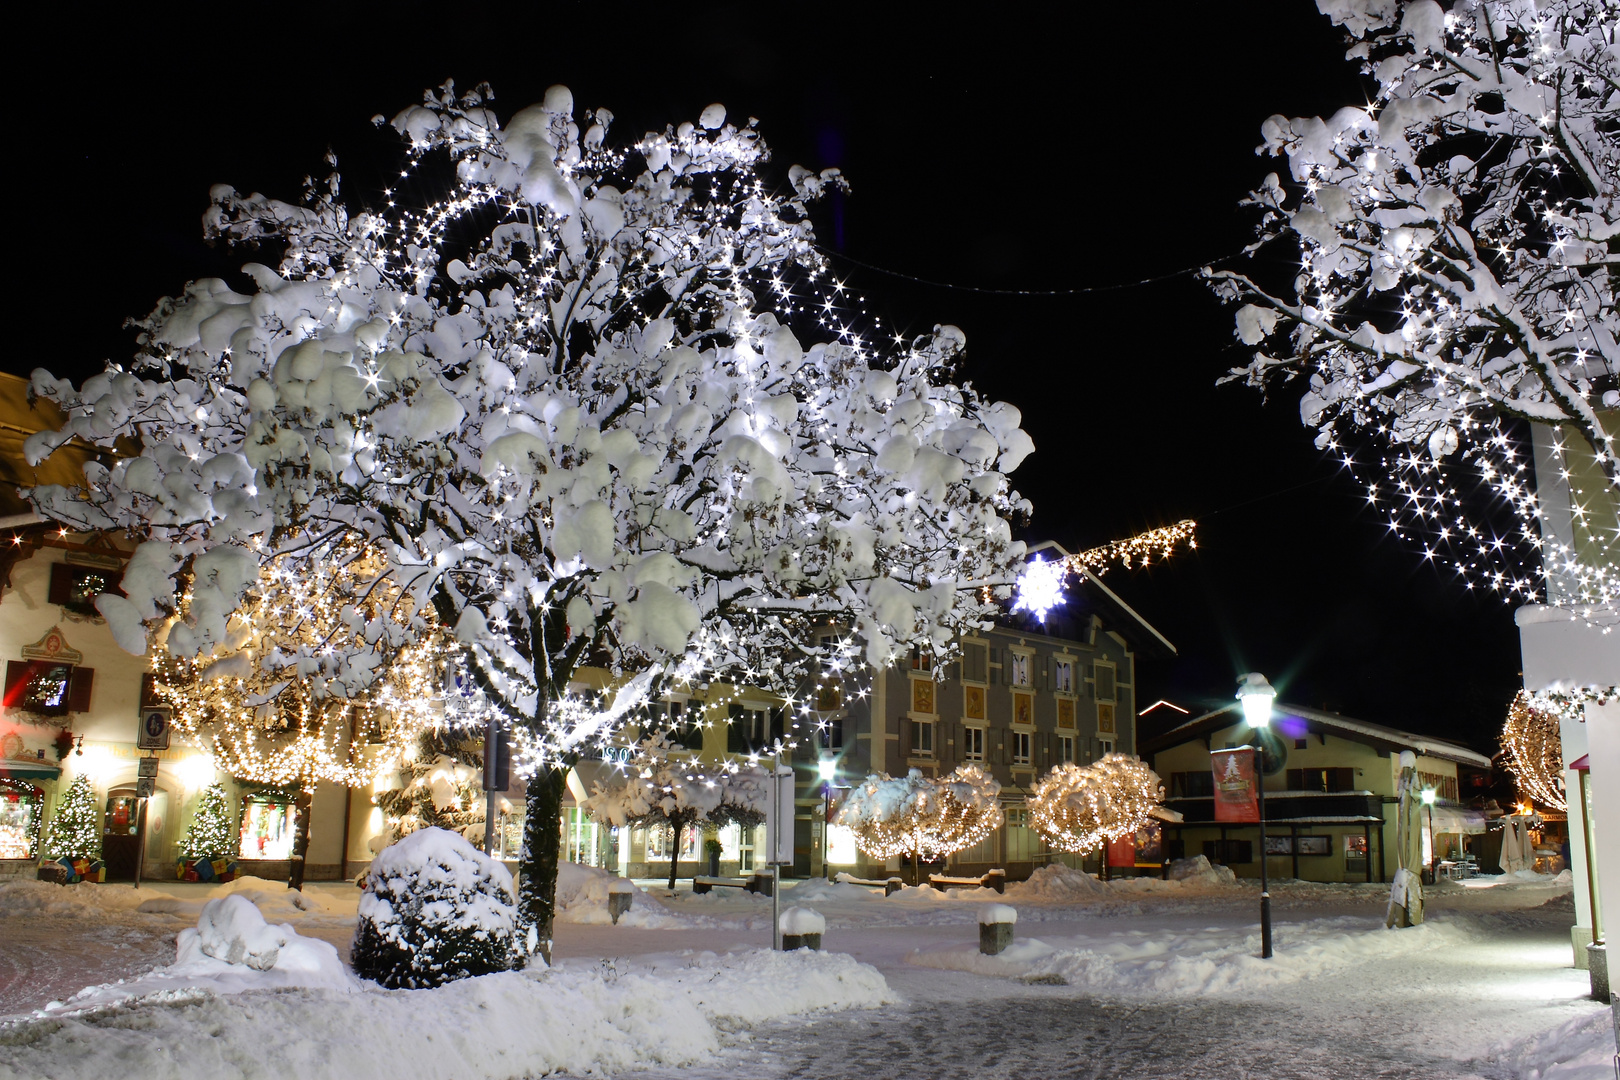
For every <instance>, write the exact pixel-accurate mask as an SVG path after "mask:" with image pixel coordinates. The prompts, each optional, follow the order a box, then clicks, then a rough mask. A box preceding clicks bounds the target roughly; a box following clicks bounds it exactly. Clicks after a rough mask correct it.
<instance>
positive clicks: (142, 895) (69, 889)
mask: <svg viewBox="0 0 1620 1080" xmlns="http://www.w3.org/2000/svg"><path fill="white" fill-rule="evenodd" d="M151 895H152V894H151V893H150V892H143V891H141V890H140V889H137V888H135V887H134V886H133V885H97V884H95V883H93V882H88V881H81V882H79V883H77V884H75V885H57V884H54V883H52V882H49V881H34V880H28V879H22V878H18V879H14V880H10V881H0V916H5V915H31V916H36V917H37V916H41V915H48V916H60V917H67V918H79V919H93V918H99V917H101V916H104V915H106V914H107V913H108V912H110V911H137V910H138V911H144V910H146V909H145V907H144V906H143V904H144V901H146V900H147V899H148V898H149V897H151Z"/></svg>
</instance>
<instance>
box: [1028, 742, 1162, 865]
mask: <svg viewBox="0 0 1620 1080" xmlns="http://www.w3.org/2000/svg"><path fill="white" fill-rule="evenodd" d="M1163 801H1164V786H1163V784H1162V783H1161V782H1160V781H1159V776H1158V774H1157V773H1155V772H1154V771H1153V770H1152V769H1151V768H1150V767H1149V766H1148V764H1147V763H1146V762H1144V761H1143V760H1142V759H1140V758H1136V757H1131V756H1130V755H1129V754H1105V755H1104V756H1103V757H1102V759H1101V760H1099V761H1095V762H1093V763H1091V764H1090V765H1077V764H1075V763H1074V762H1072V761H1071V762H1065V763H1064V764H1062V765H1059V766H1057V767H1056V768H1054V769H1053V770H1052V771H1051V772H1049V773H1047V774H1046V775H1045V776H1044V777H1042V778H1041V779H1040V780H1038V781H1037V782H1036V783H1035V786H1034V787H1033V788H1031V789H1030V793H1029V800H1028V802H1029V810H1030V821H1031V823H1032V824H1033V825H1034V826H1035V830H1036V831H1037V832H1039V833H1040V834H1041V836H1042V837H1044V838H1045V840H1046V842H1047V843H1048V844H1051V845H1052V846H1053V847H1055V848H1057V849H1058V850H1060V851H1073V852H1077V853H1079V854H1085V853H1086V852H1089V851H1095V850H1096V849H1098V848H1100V847H1102V846H1103V845H1105V844H1107V843H1108V842H1109V841H1111V840H1118V839H1119V838H1120V837H1122V836H1131V835H1134V834H1135V832H1136V830H1138V829H1140V828H1141V827H1142V826H1144V825H1146V824H1147V823H1148V822H1149V821H1150V820H1151V819H1152V815H1153V809H1154V807H1156V806H1158V805H1159V804H1160V803H1161V802H1163Z"/></svg>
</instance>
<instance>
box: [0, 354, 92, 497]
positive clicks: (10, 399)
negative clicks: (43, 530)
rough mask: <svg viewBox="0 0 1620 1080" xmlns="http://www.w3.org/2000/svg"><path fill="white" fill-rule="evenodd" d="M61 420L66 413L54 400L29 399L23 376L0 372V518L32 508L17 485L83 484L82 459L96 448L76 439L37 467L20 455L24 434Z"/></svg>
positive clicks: (58, 424) (55, 425)
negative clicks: (63, 413) (30, 400)
mask: <svg viewBox="0 0 1620 1080" xmlns="http://www.w3.org/2000/svg"><path fill="white" fill-rule="evenodd" d="M65 422H66V417H64V416H63V415H62V410H60V409H58V408H57V407H56V405H55V403H54V402H50V401H36V402H33V403H32V404H30V403H29V401H28V380H27V379H24V378H21V377H19V376H16V375H9V374H6V373H4V372H0V518H8V517H12V516H14V515H18V514H26V513H29V512H31V511H32V507H30V506H29V505H28V503H26V502H25V501H23V499H22V497H21V496H19V495H18V494H17V489H18V488H19V487H33V486H34V485H36V484H62V485H64V486H67V487H75V486H83V484H84V465H85V462H87V461H90V460H92V459H93V458H95V457H96V451H95V449H94V448H93V447H90V446H87V445H85V444H84V443H82V442H80V441H78V440H77V439H75V440H73V441H72V442H69V443H66V444H64V445H63V446H61V447H59V448H58V449H57V451H56V453H54V454H52V455H51V456H50V457H48V458H46V459H45V460H44V461H42V462H40V463H39V465H38V466H37V467H36V466H32V465H30V464H28V461H27V459H26V458H24V457H23V442H24V441H25V440H26V439H27V438H28V436H30V435H32V434H34V433H35V432H36V431H47V430H55V429H56V428H59V427H61V426H62V425H63V423H65Z"/></svg>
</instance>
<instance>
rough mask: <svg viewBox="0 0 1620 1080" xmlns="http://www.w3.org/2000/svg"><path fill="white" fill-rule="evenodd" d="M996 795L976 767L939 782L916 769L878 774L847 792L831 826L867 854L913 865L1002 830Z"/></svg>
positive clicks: (997, 788) (967, 767) (991, 782)
mask: <svg viewBox="0 0 1620 1080" xmlns="http://www.w3.org/2000/svg"><path fill="white" fill-rule="evenodd" d="M1000 794H1001V785H1000V784H999V783H997V782H996V781H995V779H993V778H992V777H990V776H989V775H988V774H986V773H985V772H984V771H983V770H982V769H980V768H979V767H978V766H976V765H962V766H960V767H959V768H957V769H956V771H955V772H953V773H951V774H950V775H949V776H943V777H933V776H924V775H923V774H922V771H921V770H920V769H912V770H911V771H910V772H909V773H908V774H907V775H905V776H903V777H891V776H889V775H887V774H885V773H879V774H875V775H872V776H868V777H867V778H866V779H865V780H862V781H861V782H860V783H859V784H857V785H856V786H855V787H854V788H853V789H852V790H851V791H850V793H849V795H848V796H847V797H846V798H845V799H844V803H843V805H842V806H840V807H839V809H838V814H837V818H836V820H835V821H834V824H837V825H843V826H845V827H847V828H848V829H849V830H850V832H851V833H853V834H854V837H855V846H856V847H858V848H860V849H861V851H863V852H865V853H866V854H867V855H870V856H871V857H873V858H875V859H892V858H894V857H896V856H899V855H910V856H911V857H912V859H913V861H914V863H913V864H914V865H915V864H916V863H920V862H922V861H923V860H928V859H937V858H942V857H944V856H946V855H952V854H955V853H956V852H958V851H961V850H963V849H964V848H970V847H972V846H973V845H974V844H977V843H978V842H979V841H981V840H983V839H984V838H985V837H986V836H989V835H990V834H991V833H992V832H994V831H995V830H996V829H999V828H1001V825H1002V822H1003V821H1004V820H1006V818H1005V815H1004V814H1003V813H1002V810H1001V806H1000V804H999V802H998V801H997V798H998V796H999V795H1000Z"/></svg>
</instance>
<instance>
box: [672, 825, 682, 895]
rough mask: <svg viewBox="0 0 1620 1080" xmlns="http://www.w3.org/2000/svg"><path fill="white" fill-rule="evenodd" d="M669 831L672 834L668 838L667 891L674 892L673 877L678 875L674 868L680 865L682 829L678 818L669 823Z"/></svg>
mask: <svg viewBox="0 0 1620 1080" xmlns="http://www.w3.org/2000/svg"><path fill="white" fill-rule="evenodd" d="M669 831H670V832H671V833H672V834H673V835H672V836H671V837H670V838H669V891H670V892H674V891H675V879H676V877H678V876H679V875H678V874H677V873H676V870H677V869H679V867H680V865H681V832H682V831H683V830H682V826H681V822H680V819H679V818H677V819H676V820H674V821H672V822H670V823H669Z"/></svg>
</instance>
